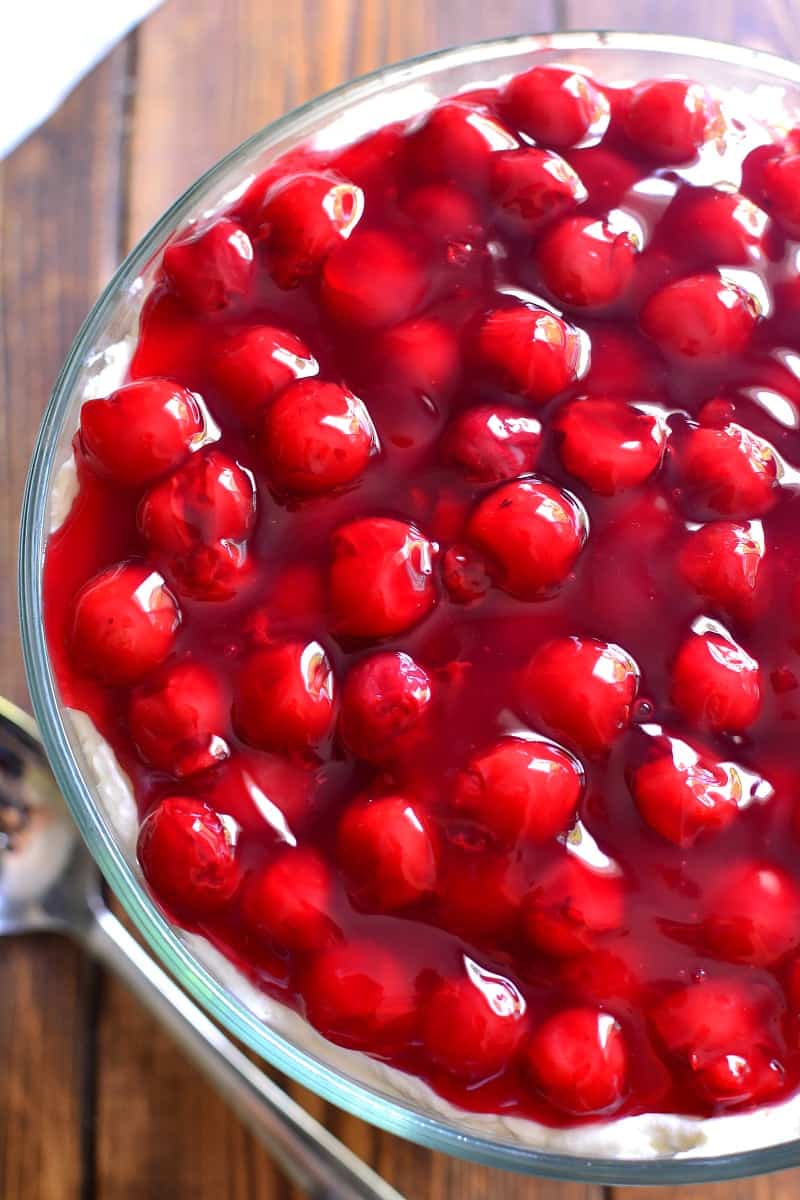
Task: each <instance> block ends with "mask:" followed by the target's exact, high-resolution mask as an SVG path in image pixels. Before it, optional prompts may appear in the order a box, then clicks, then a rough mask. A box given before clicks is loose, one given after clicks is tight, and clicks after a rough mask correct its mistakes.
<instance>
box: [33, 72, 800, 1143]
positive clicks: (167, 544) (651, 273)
mask: <svg viewBox="0 0 800 1200" xmlns="http://www.w3.org/2000/svg"><path fill="white" fill-rule="evenodd" d="M799 150H800V145H799V144H798V135H795V134H794V133H792V132H789V133H786V132H773V133H769V132H768V131H766V130H765V129H763V128H759V127H756V126H755V125H754V124H753V123H752V122H750V121H749V119H744V120H743V119H740V117H739V116H738V115H736V114H732V113H729V112H727V111H726V109H725V104H724V103H722V104H721V103H720V101H719V99H718V98H717V97H715V96H714V95H712V94H710V93H709V92H708V91H707V90H706V89H705V88H704V87H701V86H700V85H698V84H695V83H691V82H690V81H687V80H681V79H664V80H648V81H645V82H643V83H640V84H638V85H636V86H635V87H630V88H621V87H620V88H614V87H607V86H604V85H600V84H599V83H597V82H595V81H594V80H592V79H591V78H589V77H588V76H586V75H584V74H581V73H575V72H574V71H572V70H570V69H568V68H560V67H550V66H547V67H535V68H533V69H531V70H529V71H527V72H525V73H523V74H521V75H518V76H517V77H515V78H513V79H511V80H510V81H509V82H508V83H506V84H505V85H504V86H502V87H500V88H497V89H494V88H486V89H483V90H481V91H479V92H475V93H471V94H467V95H459V96H457V97H455V98H453V99H450V100H445V101H443V102H441V103H439V104H438V105H437V106H436V107H435V108H433V109H432V110H431V111H430V112H429V113H428V114H426V115H424V116H423V117H421V118H418V119H417V120H415V121H413V122H409V123H407V124H405V125H402V124H396V125H389V126H387V127H385V128H382V129H379V130H377V131H376V132H374V133H372V134H370V135H369V136H367V137H365V138H364V139H363V140H362V141H360V142H358V143H357V144H354V145H349V146H346V147H344V148H343V149H339V150H337V151H335V152H330V151H328V152H325V153H322V152H319V151H316V150H314V149H311V148H306V149H300V150H297V151H293V152H292V153H291V154H289V155H287V156H286V157H285V158H284V159H282V160H280V161H279V162H277V163H275V164H273V165H272V166H270V167H269V168H268V169H267V170H266V171H265V172H264V173H263V174H262V175H260V176H259V177H258V178H256V179H255V181H254V182H253V183H252V184H251V186H249V188H248V189H247V191H246V192H245V193H244V194H243V195H242V196H241V197H240V199H239V200H237V201H236V202H235V203H234V204H233V205H232V206H231V207H230V208H229V210H228V211H226V212H225V213H223V214H221V215H219V216H217V217H216V218H214V219H213V220H210V221H207V222H205V223H201V224H195V225H192V226H191V227H189V228H187V229H185V230H183V231H182V232H180V233H179V234H178V235H177V236H176V237H174V238H173V239H172V241H171V242H170V243H169V244H168V246H167V247H166V249H165V251H164V253H163V257H162V261H161V264H160V267H159V269H158V273H157V277H156V280H155V282H154V284H153V287H152V290H151V291H150V293H149V295H148V296H147V298H146V301H145V304H144V309H143V313H142V318H141V328H140V334H139V339H138V344H137V346H136V350H135V354H134V357H133V361H132V363H131V366H130V370H129V376H128V381H127V382H126V383H125V384H124V385H123V386H121V387H120V388H119V389H118V390H117V391H115V392H114V393H113V394H112V395H110V396H108V397H105V398H100V399H93V400H89V401H87V402H86V403H85V404H84V406H83V408H82V411H81V418H80V429H79V431H78V433H77V434H76V437H75V442H74V451H75V459H76V463H77V470H78V478H79V492H78V496H77V499H76V500H75V502H74V504H73V507H72V510H71V512H70V514H69V517H68V518H67V520H66V522H65V523H64V524H63V525H62V527H61V528H60V529H59V530H58V531H57V532H56V533H55V534H54V535H53V536H52V537H51V540H50V543H49V546H48V551H47V558H46V564H45V599H46V623H47V636H48V641H49V646H50V651H51V655H52V659H53V663H54V666H55V669H56V673H57V677H58V682H59V686H60V689H61V695H62V698H63V700H64V702H65V703H66V704H67V705H69V706H71V707H73V708H76V709H80V710H82V711H84V712H86V713H87V714H89V716H90V717H91V719H92V721H93V722H94V724H95V726H96V728H97V730H98V731H99V732H100V734H101V735H102V737H103V738H105V739H106V740H107V741H108V742H109V743H110V745H111V746H112V748H113V750H114V752H115V754H116V756H117V758H118V760H119V763H120V764H121V766H122V768H123V769H124V770H125V772H126V773H127V774H128V776H129V777H130V780H131V783H132V786H133V789H134V791H135V795H136V798H137V801H138V805H139V813H140V818H141V830H140V836H139V859H140V863H141V867H142V870H143V872H144V875H145V878H146V880H147V882H148V884H149V886H150V888H151V889H152V891H153V893H154V895H155V897H156V898H157V900H158V901H159V902H160V904H161V905H162V906H163V907H164V908H165V909H166V911H167V913H168V914H169V916H170V917H171V918H172V919H173V920H174V921H175V922H176V923H178V924H180V925H182V926H184V927H186V928H189V929H192V930H195V931H199V932H201V933H202V934H203V935H204V936H205V937H206V938H208V939H209V940H210V941H211V942H212V943H214V944H215V945H216V946H218V947H219V948H220V949H222V950H223V951H224V953H225V954H226V955H228V956H229V957H230V958H231V959H233V960H234V962H235V963H236V964H237V965H238V967H239V968H240V969H241V970H242V971H244V972H245V973H246V974H247V975H248V976H249V978H250V979H251V980H252V981H254V982H255V983H256V984H257V985H258V986H259V987H261V988H263V989H264V990H266V991H267V992H268V993H269V994H270V995H272V996H275V997H278V998H280V999H281V1000H282V1001H283V1002H285V1003H286V1004H287V1005H289V1006H291V1007H293V1008H295V1009H297V1010H298V1011H299V1012H300V1013H302V1014H304V1015H305V1016H306V1017H307V1018H308V1020H309V1021H310V1022H311V1023H312V1024H313V1025H314V1026H315V1027H316V1028H317V1029H318V1030H319V1031H320V1032H321V1033H322V1034H323V1035H324V1036H325V1037H327V1038H329V1039H331V1040H333V1041H335V1042H338V1043H340V1044H341V1045H343V1046H346V1047H349V1048H352V1049H355V1050H359V1051H364V1052H366V1053H368V1054H370V1055H372V1056H374V1057H376V1058H379V1059H381V1060H383V1061H385V1062H387V1063H389V1064H391V1065H392V1066H394V1067H397V1068H399V1069H401V1070H403V1071H405V1072H409V1073H411V1074H413V1075H416V1076H419V1077H420V1078H421V1079H423V1080H424V1081H426V1082H427V1083H428V1084H430V1085H431V1086H432V1087H433V1088H434V1089H435V1090H436V1091H437V1092H439V1093H440V1094H441V1095H442V1096H444V1097H446V1098H447V1099H448V1100H450V1101H452V1102H453V1103H454V1104H456V1105H457V1106H459V1107H461V1108H463V1109H469V1110H473V1111H476V1112H485V1113H502V1114H504V1115H506V1116H509V1115H518V1116H526V1117H530V1118H533V1119H535V1120H538V1121H540V1122H544V1123H546V1124H549V1125H565V1124H572V1123H577V1122H582V1121H590V1120H598V1119H601V1118H602V1119H607V1118H608V1117H609V1116H613V1117H617V1116H620V1115H629V1114H634V1113H637V1112H644V1111H656V1112H670V1113H683V1114H692V1115H697V1116H712V1115H715V1114H719V1113H722V1112H726V1111H728V1110H731V1109H737V1108H743V1107H744V1108H746V1107H748V1106H754V1105H758V1104H761V1103H762V1102H765V1101H774V1100H777V1099H779V1098H782V1097H787V1096H789V1095H790V1094H792V1093H793V1092H794V1091H795V1090H796V1089H797V1088H798V1085H800V809H798V794H800V758H799V757H798V752H797V736H798V734H797V729H798V726H797V724H796V722H797V721H798V719H799V718H800V689H799V688H798V684H799V683H800V582H798V581H800V492H798V481H800V476H798V473H797V469H796V468H797V467H800V434H798V428H799V427H800V277H798V267H797V263H798V250H799V249H800V248H799V247H798V244H797V240H796V239H798V238H800V152H798V151H799ZM709 180H713V181H716V182H715V183H714V184H712V183H709ZM719 180H725V181H727V182H725V183H724V184H723V183H719V182H718V181H719Z"/></svg>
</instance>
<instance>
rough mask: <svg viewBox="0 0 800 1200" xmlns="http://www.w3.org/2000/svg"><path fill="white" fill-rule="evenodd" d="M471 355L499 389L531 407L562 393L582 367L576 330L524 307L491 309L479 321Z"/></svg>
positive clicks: (551, 315) (544, 314)
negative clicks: (473, 352) (508, 392)
mask: <svg viewBox="0 0 800 1200" xmlns="http://www.w3.org/2000/svg"><path fill="white" fill-rule="evenodd" d="M475 355H476V358H477V361H478V363H479V364H480V365H481V366H483V367H484V368H485V369H486V370H487V371H489V372H490V373H491V374H492V375H494V376H496V377H497V379H498V380H499V382H500V383H501V384H502V386H503V387H506V388H507V389H508V390H509V391H510V392H514V393H515V394H516V395H518V396H524V397H525V398H526V399H527V400H530V401H532V402H533V403H534V404H543V403H544V402H545V401H546V400H550V399H552V397H553V396H555V395H557V394H558V393H559V392H563V391H564V389H565V388H567V387H569V386H570V384H572V383H574V382H575V380H576V379H577V378H578V374H579V372H580V370H581V369H582V365H583V364H582V361H581V360H582V341H581V335H580V333H579V332H578V330H577V329H575V328H573V326H571V325H568V324H567V322H566V321H562V320H561V318H560V317H556V316H555V315H554V314H553V313H551V312H548V311H547V310H546V309H544V308H535V307H534V306H533V305H528V304H515V305H513V306H512V307H510V308H499V309H495V311H494V312H490V313H489V314H488V316H486V317H484V319H483V322H482V324H481V326H480V328H479V329H478V334H477V339H476V345H475Z"/></svg>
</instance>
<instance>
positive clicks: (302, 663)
mask: <svg viewBox="0 0 800 1200" xmlns="http://www.w3.org/2000/svg"><path fill="white" fill-rule="evenodd" d="M233 716H234V722H235V724H236V727H237V729H238V730H239V733H240V734H241V736H242V737H243V738H244V740H245V741H246V742H249V743H250V745H251V746H258V747H259V749H262V750H277V751H283V750H304V749H307V748H308V747H310V746H313V745H314V744H315V743H316V742H319V741H320V740H321V739H322V738H324V737H325V735H326V734H327V732H328V730H329V728H330V725H331V720H332V716H333V672H332V670H331V665H330V663H329V662H328V656H327V655H326V653H325V651H324V650H323V648H322V646H320V644H319V642H302V641H288V642H283V643H281V644H277V645H273V646H268V647H267V648H266V649H264V650H257V651H256V652H255V653H254V654H251V655H250V657H249V658H248V659H247V661H246V662H245V664H244V666H243V668H242V670H241V672H240V674H239V679H238V682H237V685H236V693H235V700H234V706H233Z"/></svg>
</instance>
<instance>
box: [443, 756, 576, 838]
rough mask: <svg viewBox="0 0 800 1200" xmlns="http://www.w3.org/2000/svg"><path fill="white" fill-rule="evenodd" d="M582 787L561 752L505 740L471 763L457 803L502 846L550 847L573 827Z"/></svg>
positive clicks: (459, 784) (572, 765)
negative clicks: (537, 844) (538, 844)
mask: <svg viewBox="0 0 800 1200" xmlns="http://www.w3.org/2000/svg"><path fill="white" fill-rule="evenodd" d="M582 783H583V779H582V774H581V770H580V767H579V766H578V764H577V763H576V762H575V759H574V758H573V757H572V756H571V755H570V754H567V752H566V751H565V750H562V749H561V747H560V746H554V745H552V744H551V743H550V742H540V741H530V740H528V739H523V738H515V737H504V738H501V739H500V740H499V741H498V742H495V744H494V745H493V746H490V747H489V749H488V750H485V751H483V752H482V753H480V754H476V755H475V756H473V758H472V759H470V762H469V765H468V766H467V768H466V769H465V770H464V771H462V772H461V773H460V775H459V776H458V778H457V779H456V784H455V793H454V803H455V806H456V808H457V809H459V810H460V811H461V812H463V813H465V814H467V815H468V816H470V817H473V818H474V819H475V820H476V821H478V822H479V823H480V824H481V825H483V827H484V828H485V829H488V830H489V832H490V833H492V834H494V835H495V837H498V838H500V839H501V840H502V841H503V842H506V843H512V844H513V843H514V842H516V841H517V839H523V840H526V841H531V842H548V841H550V840H551V839H552V838H554V837H555V836H556V834H558V833H561V832H562V831H563V830H564V829H565V828H567V826H568V825H570V824H571V822H572V821H573V819H574V817H575V811H576V808H577V805H578V799H579V797H580V794H581V788H582Z"/></svg>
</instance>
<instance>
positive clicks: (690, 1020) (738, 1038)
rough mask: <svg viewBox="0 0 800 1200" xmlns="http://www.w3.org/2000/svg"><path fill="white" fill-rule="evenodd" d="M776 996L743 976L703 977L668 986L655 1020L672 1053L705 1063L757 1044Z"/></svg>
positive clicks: (659, 1034) (658, 1032) (664, 1043)
mask: <svg viewBox="0 0 800 1200" xmlns="http://www.w3.org/2000/svg"><path fill="white" fill-rule="evenodd" d="M772 1006H774V997H773V995H772V993H771V991H770V989H769V988H767V987H766V986H765V985H764V984H758V983H757V982H755V981H753V982H748V983H747V984H744V983H743V982H742V981H741V980H740V979H738V978H736V979H708V978H705V979H701V980H699V981H698V982H697V983H691V984H689V985H688V986H687V987H681V988H677V989H676V990H675V991H672V992H669V994H668V995H666V996H665V997H664V998H663V999H662V1000H659V1002H658V1003H657V1004H656V1005H655V1006H654V1007H653V1009H652V1010H651V1013H650V1020H651V1022H652V1025H653V1028H654V1029H655V1031H656V1034H657V1036H658V1038H659V1040H660V1041H661V1042H662V1044H663V1045H664V1047H665V1048H666V1049H667V1050H668V1051H669V1053H670V1054H673V1055H675V1056H676V1057H680V1058H684V1059H686V1060H687V1061H688V1062H692V1061H695V1062H697V1063H698V1064H699V1065H701V1066H702V1065H704V1064H705V1062H707V1061H714V1060H715V1059H716V1058H717V1057H718V1056H719V1055H720V1054H721V1053H724V1052H726V1051H736V1050H742V1049H745V1048H747V1047H748V1046H750V1045H752V1043H753V1041H754V1039H755V1037H756V1036H757V1034H758V1033H759V1031H760V1030H761V1028H762V1026H763V1025H764V1024H765V1017H766V1016H767V1014H768V1012H769V1009H770V1007H772Z"/></svg>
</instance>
